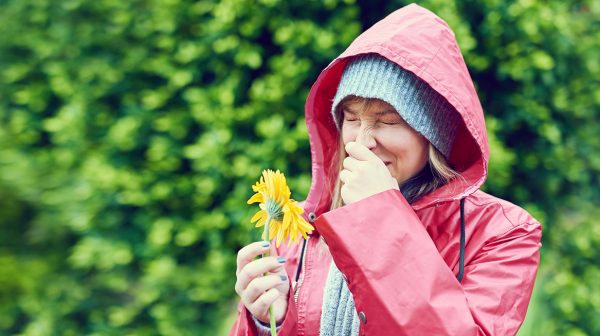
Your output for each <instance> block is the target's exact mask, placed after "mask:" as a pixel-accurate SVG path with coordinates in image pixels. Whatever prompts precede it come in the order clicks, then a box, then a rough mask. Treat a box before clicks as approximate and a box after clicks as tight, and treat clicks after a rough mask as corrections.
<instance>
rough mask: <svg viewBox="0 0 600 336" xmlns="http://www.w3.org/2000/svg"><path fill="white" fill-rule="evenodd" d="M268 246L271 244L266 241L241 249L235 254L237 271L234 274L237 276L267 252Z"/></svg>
mask: <svg viewBox="0 0 600 336" xmlns="http://www.w3.org/2000/svg"><path fill="white" fill-rule="evenodd" d="M267 244H268V245H267ZM270 246H271V244H270V243H269V242H268V241H258V242H254V243H251V244H248V245H246V246H244V247H242V248H241V249H240V250H239V251H238V254H237V269H236V270H235V274H236V275H238V273H239V272H240V270H241V269H242V268H244V266H246V265H247V264H248V263H249V262H251V261H252V260H254V258H256V257H257V256H259V255H260V254H263V253H265V252H267V251H268V250H269V247H270Z"/></svg>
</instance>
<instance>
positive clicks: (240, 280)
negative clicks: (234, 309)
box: [235, 256, 285, 295]
mask: <svg viewBox="0 0 600 336" xmlns="http://www.w3.org/2000/svg"><path fill="white" fill-rule="evenodd" d="M284 263H285V258H279V257H276V256H273V257H264V258H260V259H257V260H254V261H251V262H250V263H248V264H247V265H246V266H245V267H244V268H242V270H241V271H240V272H239V273H238V275H237V280H236V283H235V291H236V293H238V294H240V295H241V294H242V293H243V292H244V290H246V287H248V284H249V283H250V281H252V280H254V279H255V278H257V277H259V276H262V275H263V274H264V273H267V272H274V273H276V272H279V270H280V268H283V264H284Z"/></svg>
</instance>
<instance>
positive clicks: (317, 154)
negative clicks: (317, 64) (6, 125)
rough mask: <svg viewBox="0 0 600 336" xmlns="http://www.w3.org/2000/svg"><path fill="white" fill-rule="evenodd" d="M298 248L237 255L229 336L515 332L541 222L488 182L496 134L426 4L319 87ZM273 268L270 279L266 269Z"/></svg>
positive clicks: (340, 62) (344, 58) (354, 52)
mask: <svg viewBox="0 0 600 336" xmlns="http://www.w3.org/2000/svg"><path fill="white" fill-rule="evenodd" d="M306 123H307V127H308V132H309V136H310V144H311V151H312V164H313V170H312V171H313V181H312V186H311V189H310V192H309V194H308V197H307V199H306V201H305V202H304V204H303V207H304V209H305V211H306V218H307V219H308V221H309V222H311V223H312V224H313V226H314V227H315V231H313V232H312V234H311V235H310V237H309V239H308V240H307V241H305V242H304V244H303V245H302V246H291V247H286V246H285V244H283V245H282V246H281V247H280V248H277V249H276V248H274V247H270V248H271V255H276V256H280V257H279V259H278V258H277V257H268V258H264V259H259V260H253V259H254V257H256V256H258V255H260V254H261V253H264V252H265V250H266V249H268V248H269V247H268V245H267V246H266V247H264V246H261V242H256V243H252V244H249V245H248V246H246V247H244V248H242V249H241V250H240V251H239V253H238V265H237V266H238V267H237V272H236V276H237V282H236V292H237V293H238V294H239V295H240V297H241V302H240V305H239V315H238V319H237V321H236V322H235V324H234V326H233V328H232V330H231V332H230V335H257V334H258V335H268V334H269V331H268V330H269V329H268V328H267V327H266V326H267V325H268V324H267V322H268V314H267V311H268V307H269V305H271V304H273V307H274V314H275V317H276V320H277V321H278V325H279V326H278V334H279V335H514V334H516V333H517V330H518V329H519V327H520V325H521V324H522V322H523V320H524V318H525V313H526V311H527V306H528V304H529V300H530V297H531V291H532V288H533V284H534V281H535V275H536V272H537V267H538V264H539V248H540V246H541V243H540V241H541V226H540V224H539V223H538V222H537V221H536V220H535V219H534V218H533V217H531V216H530V215H529V214H528V213H527V212H525V211H524V210H523V209H521V208H519V207H517V206H516V205H513V204H511V203H509V202H507V201H504V200H501V199H498V198H496V197H494V196H491V195H488V194H486V193H484V192H482V191H480V190H479V187H480V186H481V185H482V184H483V182H484V180H485V178H486V175H487V165H488V161H489V147H488V142H487V138H486V129H485V122H484V118H483V111H482V108H481V105H480V103H479V99H478V98H477V94H476V92H475V89H474V87H473V83H472V81H471V79H470V76H469V73H468V70H467V68H466V66H465V64H464V60H463V58H462V55H461V54H460V51H459V49H458V46H457V44H456V41H455V38H454V34H453V33H452V31H451V30H450V28H449V27H448V26H447V24H446V23H445V22H443V21H442V20H441V19H440V18H438V17H437V16H435V15H434V14H433V13H431V12H430V11H428V10H426V9H424V8H422V7H419V6H417V5H414V4H413V5H410V6H407V7H404V8H402V9H400V10H398V11H396V12H394V13H392V14H391V15H389V16H388V17H386V18H385V19H383V20H382V21H380V22H378V23H377V24H375V25H374V26H373V27H372V28H370V29H369V30H367V31H366V32H364V33H363V34H361V35H360V36H359V37H358V38H357V39H356V40H355V41H354V42H353V43H352V44H351V45H350V47H349V48H348V49H347V50H346V51H345V52H344V53H342V55H340V56H339V57H338V58H337V59H336V60H335V61H334V62H332V63H331V64H330V65H329V66H328V67H327V68H326V69H325V70H324V71H323V72H322V73H321V75H320V76H319V78H318V79H317V81H316V83H315V84H314V85H313V87H312V90H311V92H310V94H309V96H308V98H307V104H306ZM265 272H271V274H270V275H268V276H262V274H263V273H265Z"/></svg>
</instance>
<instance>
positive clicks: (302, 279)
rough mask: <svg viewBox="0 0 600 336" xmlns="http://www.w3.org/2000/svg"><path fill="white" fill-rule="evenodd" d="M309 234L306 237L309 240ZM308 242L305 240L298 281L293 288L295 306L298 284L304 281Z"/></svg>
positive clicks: (298, 291)
mask: <svg viewBox="0 0 600 336" xmlns="http://www.w3.org/2000/svg"><path fill="white" fill-rule="evenodd" d="M310 238H311V236H308V239H309V240H310ZM308 245H309V244H308V242H306V248H305V249H304V254H303V255H302V267H300V279H299V280H298V283H297V284H296V286H295V287H296V288H294V301H295V302H296V306H298V295H299V294H300V286H302V283H303V282H304V274H305V272H304V264H305V263H306V252H307V251H308Z"/></svg>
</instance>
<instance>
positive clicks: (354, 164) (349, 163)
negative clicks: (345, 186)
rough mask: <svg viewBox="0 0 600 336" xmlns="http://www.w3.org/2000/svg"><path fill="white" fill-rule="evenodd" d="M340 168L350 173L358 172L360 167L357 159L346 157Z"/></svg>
mask: <svg viewBox="0 0 600 336" xmlns="http://www.w3.org/2000/svg"><path fill="white" fill-rule="evenodd" d="M342 166H343V167H344V168H345V169H347V170H349V171H351V172H354V171H356V170H358V168H359V166H360V161H358V160H357V159H355V158H353V157H352V156H348V157H346V158H345V159H344V161H343V162H342Z"/></svg>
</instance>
